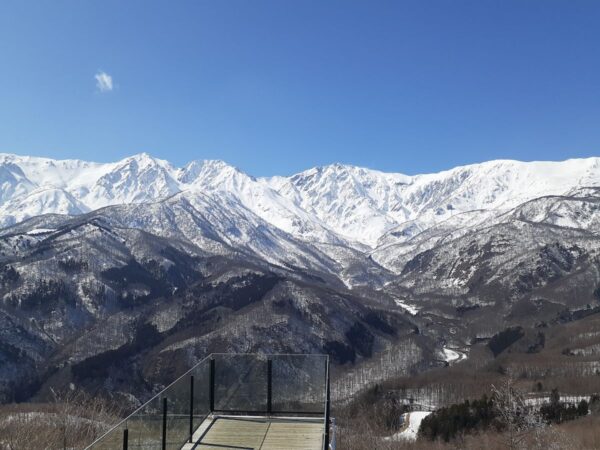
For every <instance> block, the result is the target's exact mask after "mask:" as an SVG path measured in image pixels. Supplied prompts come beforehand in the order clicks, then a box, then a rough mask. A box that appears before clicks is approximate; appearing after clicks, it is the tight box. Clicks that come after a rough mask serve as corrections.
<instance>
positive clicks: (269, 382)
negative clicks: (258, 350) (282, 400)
mask: <svg viewBox="0 0 600 450" xmlns="http://www.w3.org/2000/svg"><path fill="white" fill-rule="evenodd" d="M272 412H273V361H271V360H270V359H267V414H271V413H272Z"/></svg>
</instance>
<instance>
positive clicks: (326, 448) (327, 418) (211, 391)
mask: <svg viewBox="0 0 600 450" xmlns="http://www.w3.org/2000/svg"><path fill="white" fill-rule="evenodd" d="M218 356H230V357H233V356H257V357H258V356H260V357H266V358H267V359H266V362H267V399H266V410H265V411H262V410H255V411H241V410H219V409H215V381H216V380H215V364H216V363H215V357H218ZM279 356H313V357H318V356H321V357H324V358H325V410H324V411H323V412H317V411H314V412H313V411H302V412H300V411H274V410H273V407H272V388H273V384H272V372H273V368H272V357H279ZM206 361H208V364H209V410H210V411H209V414H212V413H235V414H246V415H251V414H267V415H268V416H271V415H273V414H302V415H307V416H310V415H321V414H323V415H324V427H325V430H324V434H323V449H324V450H329V449H330V436H329V424H330V420H331V419H330V396H331V391H330V380H329V355H322V354H293V353H280V354H270V355H267V354H262V353H211V354H210V355H209V356H207V357H206V358H203V359H202V360H200V361H199V362H198V363H196V364H194V366H192V367H191V368H190V369H189V370H187V371H186V372H185V373H183V374H182V375H181V376H179V377H178V378H177V379H175V381H173V382H172V383H170V384H168V385H167V386H166V387H165V388H164V389H162V390H161V391H160V392H158V393H157V394H155V395H154V396H152V397H151V398H150V399H149V400H148V401H146V402H145V403H143V404H142V405H141V406H139V407H138V408H136V409H135V410H134V411H133V412H132V413H131V414H129V415H128V416H127V417H125V418H124V419H122V420H121V421H120V422H118V423H117V424H116V425H114V426H112V427H111V428H110V429H109V430H107V431H106V432H105V433H103V434H102V435H101V436H100V437H98V438H97V439H96V440H94V442H92V443H91V444H90V445H88V446H87V447H86V448H85V450H89V449H92V448H93V447H94V445H96V444H98V443H100V442H101V441H102V440H103V439H104V438H105V437H107V436H108V435H109V434H111V433H112V432H114V431H115V430H116V429H118V428H119V427H121V426H122V425H125V428H124V429H123V450H128V446H129V428H128V425H127V423H128V421H130V420H131V418H132V417H134V416H135V415H136V414H138V413H139V412H140V411H142V410H143V409H144V408H145V407H147V406H148V405H149V404H150V403H151V402H153V401H155V400H156V399H158V398H160V397H161V396H163V395H164V394H165V392H167V391H168V390H169V389H171V388H172V387H173V386H174V385H175V384H177V383H179V382H180V381H181V380H182V379H184V378H185V377H187V376H188V375H189V376H190V411H189V437H188V439H186V441H189V442H190V443H191V442H192V441H193V433H194V423H193V419H194V375H193V372H194V371H195V370H196V369H197V368H198V367H200V366H201V365H202V364H204V363H206ZM167 398H168V397H166V396H165V397H163V404H162V427H161V428H162V429H161V432H162V433H161V434H162V436H161V438H162V445H161V448H162V450H166V444H167V412H168V400H167ZM209 414H207V415H206V416H205V418H206V417H208V415H209ZM334 442H335V438H334ZM334 445H335V444H334Z"/></svg>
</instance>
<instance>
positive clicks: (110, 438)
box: [93, 423, 126, 450]
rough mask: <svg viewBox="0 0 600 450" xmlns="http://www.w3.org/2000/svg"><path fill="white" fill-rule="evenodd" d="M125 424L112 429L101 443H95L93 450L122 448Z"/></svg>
mask: <svg viewBox="0 0 600 450" xmlns="http://www.w3.org/2000/svg"><path fill="white" fill-rule="evenodd" d="M125 428H126V424H125V423H121V424H119V425H118V426H117V427H115V428H113V429H112V430H111V432H110V433H109V434H107V435H106V436H105V437H104V438H103V439H102V440H101V441H99V442H97V443H96V444H95V445H94V446H93V448H94V450H115V449H122V448H123V430H125Z"/></svg>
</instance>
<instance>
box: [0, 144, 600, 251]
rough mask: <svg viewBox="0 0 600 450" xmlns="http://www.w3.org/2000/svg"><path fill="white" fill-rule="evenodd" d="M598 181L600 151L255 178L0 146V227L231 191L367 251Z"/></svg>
mask: <svg viewBox="0 0 600 450" xmlns="http://www.w3.org/2000/svg"><path fill="white" fill-rule="evenodd" d="M596 186H600V158H587V159H572V160H567V161H564V162H519V161H506V160H498V161H489V162H485V163H481V164H474V165H469V166H462V167H457V168H454V169H451V170H447V171H443V172H439V173H434V174H426V175H415V176H407V175H403V174H397V173H384V172H379V171H375V170H370V169H365V168H360V167H354V166H348V165H341V164H333V165H330V166H325V167H318V168H314V169H310V170H307V171H304V172H301V173H298V174H296V175H292V176H289V177H270V178H255V177H252V176H250V175H247V174H245V173H244V172H242V171H240V170H238V169H236V168H234V167H232V166H230V165H228V164H226V163H224V162H222V161H192V162H191V163H189V164H187V165H186V166H185V167H183V168H176V167H174V166H173V165H171V164H170V163H169V162H167V161H164V160H160V159H157V158H153V157H152V156H150V155H148V154H146V153H142V154H139V155H134V156H131V157H128V158H125V159H123V160H121V161H117V162H114V163H106V164H100V163H93V162H86V161H80V160H53V159H48V158H38V157H29V156H17V155H12V154H0V226H2V227H6V226H9V225H12V224H15V223H18V222H20V221H22V220H24V219H27V218H29V217H34V216H37V215H40V214H47V213H57V214H69V215H77V214H81V213H85V212H88V211H93V210H96V209H98V208H102V207H105V206H109V205H118V204H125V205H127V204H139V203H150V202H156V201H159V200H162V199H166V198H169V197H171V196H173V195H175V194H178V193H181V195H183V196H184V197H185V198H187V199H188V200H190V201H191V202H192V203H193V204H197V203H198V202H199V199H200V198H210V199H212V200H211V201H209V202H208V204H211V203H213V202H214V201H221V200H223V199H226V201H225V202H224V203H223V204H230V205H234V206H235V205H241V206H243V207H244V208H246V209H247V210H249V211H251V212H252V213H253V214H255V215H256V216H258V217H260V218H261V219H262V220H264V221H265V222H267V223H268V224H270V225H271V226H273V227H276V228H278V229H280V230H282V231H284V232H286V233H289V234H290V235H292V236H294V237H295V238H296V239H300V240H304V241H308V242H316V243H325V244H335V245H338V244H339V245H343V246H349V247H354V248H356V249H360V250H366V249H367V248H369V247H370V248H377V247H384V246H386V245H389V244H401V243H403V242H406V241H409V240H410V239H412V238H413V237H415V236H417V235H419V234H420V233H423V232H424V231H426V230H430V229H431V230H433V229H435V227H439V226H441V225H443V224H448V226H450V227H452V228H456V229H460V228H464V227H469V226H473V225H476V224H478V223H481V222H482V220H488V219H489V218H490V217H497V216H498V215H500V214H503V213H505V212H507V211H509V210H511V209H513V208H515V207H517V206H519V205H521V204H523V203H525V202H527V201H530V200H533V199H536V198H540V197H544V196H548V195H569V194H572V193H577V192H582V190H585V189H586V188H588V187H596ZM201 203H203V202H201ZM523 213H525V212H523ZM530 214H531V212H530ZM540 214H541V213H540ZM548 214H550V213H548ZM234 216H235V214H234ZM555 216H556V217H555V218H554V220H556V221H557V223H561V222H560V221H561V217H560V214H559V213H557V212H555ZM590 220H592V219H590ZM450 224H451V225H450Z"/></svg>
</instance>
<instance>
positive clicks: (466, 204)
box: [0, 154, 600, 402]
mask: <svg viewBox="0 0 600 450" xmlns="http://www.w3.org/2000/svg"><path fill="white" fill-rule="evenodd" d="M599 302H600V158H588V159H576V160H575V159H574V160H568V161H564V162H518V161H490V162H486V163H482V164H474V165H470V166H463V167H457V168H455V169H451V170H448V171H444V172H439V173H435V174H425V175H414V176H407V175H403V174H395V173H384V172H379V171H374V170H370V169H365V168H360V167H354V166H346V165H340V164H334V165H330V166H326V167H318V168H314V169H310V170H307V171H305V172H301V173H298V174H296V175H292V176H289V177H281V176H276V177H270V178H255V177H252V176H250V175H247V174H245V173H243V172H242V171H240V170H238V169H236V168H234V167H232V166H230V165H228V164H226V163H224V162H222V161H193V162H191V163H189V164H187V165H186V166H185V167H183V168H176V167H174V166H172V165H171V164H170V163H168V162H167V161H163V160H159V159H156V158H153V157H151V156H149V155H147V154H140V155H135V156H132V157H129V158H126V159H124V160H121V161H118V162H115V163H108V164H99V163H92V162H84V161H78V160H67V161H58V160H51V159H46V158H36V157H25V156H17V155H8V154H4V155H0V402H1V401H2V398H3V397H2V395H3V393H4V395H9V397H8V398H10V395H12V394H11V393H12V392H14V391H15V390H14V389H13V387H12V385H11V384H10V383H12V382H14V380H18V379H21V378H23V377H24V375H23V374H28V375H27V376H31V377H34V376H37V377H41V378H40V379H43V380H46V379H48V378H47V377H48V376H49V374H50V375H51V374H53V373H54V370H55V369H56V368H58V367H62V368H63V369H64V372H65V373H64V374H63V375H64V376H65V378H64V380H70V378H69V377H71V376H72V375H73V374H74V375H73V376H75V378H77V379H78V380H79V382H82V383H83V382H87V381H86V380H87V379H88V378H86V377H87V375H86V374H89V373H92V374H95V373H96V369H97V368H98V367H100V366H104V364H105V361H107V359H104V358H109V359H108V360H110V361H112V360H111V359H110V358H112V357H113V356H114V354H113V353H111V352H114V351H115V349H121V350H119V351H120V352H121V353H119V354H124V355H129V356H126V358H129V357H131V358H132V360H133V359H135V358H138V357H143V358H147V359H146V361H147V362H148V364H150V363H151V362H152V361H155V356H156V355H166V356H165V358H172V357H173V361H174V360H178V361H187V359H186V358H188V357H189V355H193V354H195V355H196V356H198V357H200V356H201V355H203V354H204V353H205V352H206V351H223V349H224V348H225V349H229V350H233V351H241V352H245V351H250V350H252V349H254V350H265V349H267V350H270V351H271V352H283V353H287V352H307V353H310V352H317V353H318V352H325V353H329V354H332V355H333V357H334V360H335V361H336V362H337V363H339V364H342V365H343V364H350V363H352V364H353V363H354V362H356V363H357V364H358V362H360V361H368V360H369V359H370V358H375V359H374V361H375V362H374V363H373V364H375V363H377V364H379V363H378V362H377V361H379V362H381V361H385V360H387V359H386V358H388V357H390V355H401V356H399V358H400V359H401V360H402V361H401V362H400V361H399V360H394V361H395V362H394V364H392V366H393V367H394V368H396V369H397V368H402V371H400V372H394V374H393V375H394V376H396V375H399V374H404V375H405V374H406V373H408V371H410V370H413V369H411V368H415V367H419V368H421V369H423V368H424V367H430V366H431V365H432V364H433V365H435V364H437V363H439V360H440V358H444V353H443V352H442V349H444V348H454V349H459V350H460V351H461V352H464V353H465V354H466V353H467V352H468V349H469V347H470V346H471V343H472V342H473V340H475V341H477V340H479V339H487V338H489V337H490V336H493V335H494V334H495V333H498V332H500V331H501V330H503V329H504V328H506V327H509V326H513V325H518V326H523V327H529V326H532V327H537V326H538V324H543V323H556V322H557V321H569V320H575V319H577V318H578V317H583V316H584V315H586V314H591V313H595V312H598V311H600V303H599ZM148 327H150V328H152V329H153V330H155V331H154V332H153V333H154V335H153V334H152V333H151V337H152V336H154V338H155V340H152V339H150V340H149V341H148V345H147V346H146V345H143V346H141V347H139V348H138V346H137V343H138V340H139V339H138V338H136V336H138V334H139V336H145V333H147V332H148ZM536 329H537V328H536ZM107 330H112V331H110V332H109V333H108V332H107ZM158 335H160V336H158ZM107 336H109V337H110V339H109V338H108V337H107ZM159 338H160V339H159ZM136 339H138V340H136ZM140 339H141V338H140ZM161 339H165V342H164V344H163V343H162V341H161ZM133 341H135V342H136V345H134V346H132V345H131V343H132V342H133ZM73 342H75V344H72V343H73ZM150 349H151V350H152V351H151V352H150V353H148V354H147V355H146V354H145V353H144V355H146V356H143V355H142V354H141V353H139V352H142V353H143V352H146V351H147V350H150ZM138 350H139V352H138ZM52 352H54V353H52ZM24 354H26V355H27V356H26V357H23V355H24ZM48 355H52V357H51V358H48ZM173 355H175V356H176V357H175V356H173ZM379 355H381V358H383V359H381V360H380V359H377V358H379V357H380V356H379ZM407 355H408V356H407ZM73 358H75V359H73ZM169 360H170V359H169ZM86 361H87V362H86ZM40 362H43V365H42V366H40V365H39V364H40ZM70 364H73V365H74V366H75V371H74V372H73V373H72V374H69V373H70V372H69V370H70ZM152 364H154V362H152ZM156 364H157V367H159V366H161V364H162V363H160V358H159V362H158V363H156ZM369 364H371V363H369ZM382 364H383V363H382ZM386 364H387V363H386ZM118 365H119V366H123V367H129V366H130V364H120V363H119V364H118ZM167 365H168V364H167ZM384 365H385V364H384ZM388 366H390V365H389V364H387V365H386V367H388ZM392 366H390V367H392ZM3 367H4V368H5V369H4V370H3V369H2V368H3ZM40 367H41V369H40ZM48 367H49V368H50V369H51V370H48V372H43V370H46V369H45V368H48ZM357 367H359V366H357ZM367 369H368V367H367ZM367 369H366V370H367ZM40 370H42V372H40ZM357 370H358V369H357ZM369 370H370V369H369ZM403 371H404V372H403ZM159 372H160V371H159ZM386 373H387V372H386ZM380 375H381V374H380ZM388 375H390V376H391V374H388ZM131 376H132V375H131V374H125V375H123V374H119V373H117V372H115V373H112V372H111V374H109V375H107V377H108V379H110V380H112V381H111V382H117V380H119V379H121V378H123V377H124V378H123V379H125V380H130V379H132V378H131ZM382 376H383V375H382ZM386 376H387V375H386ZM361 377H362V375H361ZM25 378H26V377H25ZM30 379H33V378H30ZM361 379H362V378H361ZM365 379H369V380H371V379H372V377H371V372H369V376H368V377H367V378H365ZM11 380H12V381H11ZM3 383H4V384H3ZM7 383H8V384H7ZM28 389H29V388H28V387H27V386H24V387H22V389H21V391H20V392H25V393H27V392H29V391H28ZM23 395H26V394H23Z"/></svg>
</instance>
